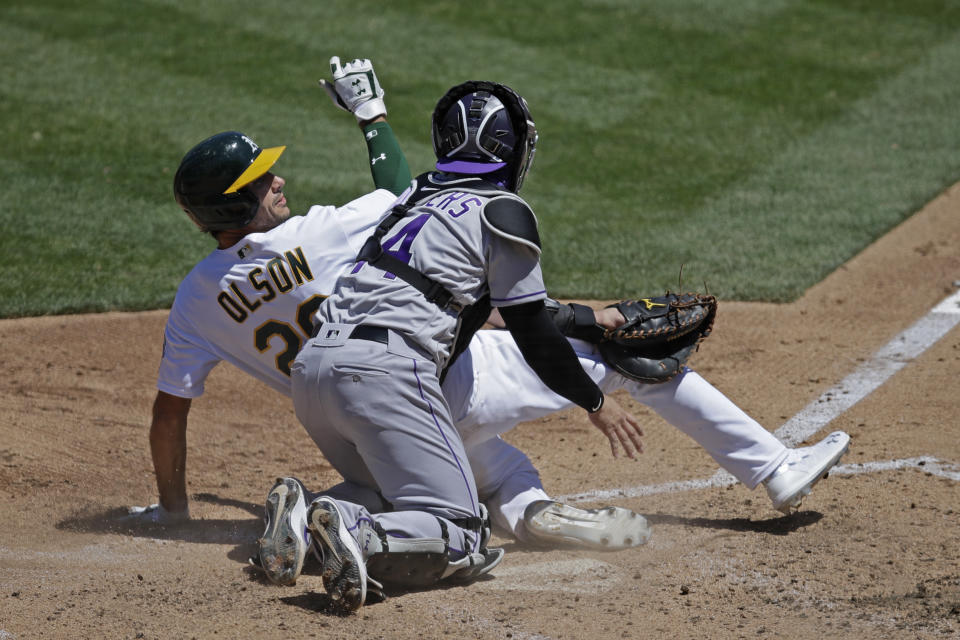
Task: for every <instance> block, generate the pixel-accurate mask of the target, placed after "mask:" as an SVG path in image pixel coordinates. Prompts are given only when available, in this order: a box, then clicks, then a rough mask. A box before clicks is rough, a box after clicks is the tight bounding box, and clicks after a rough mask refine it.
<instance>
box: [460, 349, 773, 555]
mask: <svg viewBox="0 0 960 640" xmlns="http://www.w3.org/2000/svg"><path fill="white" fill-rule="evenodd" d="M570 342H571V344H572V345H573V347H574V350H575V351H576V352H577V356H578V357H579V358H580V363H581V365H582V366H583V368H584V370H585V371H586V372H587V373H588V374H589V375H590V377H591V378H593V380H594V381H595V382H596V383H597V384H598V385H599V386H600V388H601V389H603V391H604V392H607V393H609V392H611V391H615V390H617V389H627V391H628V392H629V393H630V395H631V396H632V397H633V398H634V399H636V400H637V401H638V402H640V403H642V404H645V405H646V406H648V407H650V408H651V409H653V410H654V411H655V412H656V413H657V414H658V415H660V416H661V417H662V418H663V419H664V420H666V421H667V422H669V423H670V424H672V425H673V426H675V427H677V428H678V429H680V430H681V431H683V432H684V433H685V434H687V435H688V436H690V437H691V438H693V439H694V440H695V441H696V442H697V444H699V445H700V446H701V447H703V448H704V449H705V450H706V451H707V453H709V454H710V456H712V457H713V459H714V460H715V461H716V462H717V464H719V465H720V466H721V467H723V468H724V469H726V470H727V471H728V472H730V473H731V474H732V475H733V476H734V477H736V478H737V480H739V481H740V482H742V483H743V484H744V485H746V486H747V487H748V488H750V489H753V488H754V487H756V486H757V485H758V484H759V483H760V482H761V481H762V480H763V479H764V478H766V476H767V475H769V474H770V473H771V472H772V471H773V470H774V469H776V468H777V467H778V466H779V465H780V464H781V463H782V462H783V460H784V458H785V457H786V455H787V448H786V447H785V446H784V445H783V443H781V442H780V441H779V440H777V438H776V437H774V435H773V434H772V433H770V432H769V431H767V430H766V429H764V428H763V427H762V426H761V425H760V424H759V423H757V422H756V421H755V420H753V419H752V418H751V417H750V416H748V415H747V414H746V413H744V412H743V411H742V410H741V409H740V408H739V407H737V406H736V405H735V404H734V403H733V402H731V401H730V400H729V399H728V398H727V397H726V396H724V395H723V394H722V393H720V391H719V390H717V389H716V388H715V387H713V385H711V384H710V383H709V382H707V381H706V380H704V379H703V378H702V377H701V376H700V375H699V374H697V373H696V372H694V371H692V370H690V369H685V370H684V371H683V373H681V374H680V375H679V376H677V377H676V378H674V379H673V380H671V381H669V382H666V383H663V384H653V385H647V384H640V383H637V382H635V381H633V380H628V379H626V378H624V377H623V376H621V375H620V374H618V373H617V372H616V371H614V370H613V369H612V368H611V367H608V366H607V365H606V363H605V362H604V361H603V359H602V358H601V357H600V354H599V352H598V351H597V348H596V347H595V346H594V345H591V344H589V343H586V342H583V341H580V340H571V341H570ZM443 394H444V396H445V397H446V399H447V402H448V404H449V406H450V410H451V414H452V417H453V419H454V421H455V423H456V426H457V430H458V431H459V432H460V436H461V438H462V439H463V443H464V446H465V447H466V450H467V456H468V457H469V459H470V464H471V466H472V467H473V470H474V474H475V477H476V482H477V490H478V493H479V495H480V498H481V499H482V500H484V501H485V502H486V504H487V508H488V509H489V510H490V514H491V517H492V518H493V520H494V522H496V523H497V524H498V525H499V526H501V527H503V528H505V529H507V530H509V531H512V532H513V533H514V534H515V535H517V536H518V537H521V538H522V536H523V522H522V520H523V511H524V509H525V508H526V506H527V505H528V504H529V503H530V502H532V501H534V500H543V499H548V495H547V494H546V492H544V490H543V486H542V484H541V483H540V478H539V475H538V474H537V471H536V469H535V468H534V467H533V464H532V463H531V462H530V460H529V458H527V456H526V455H525V454H524V453H523V452H521V451H519V450H518V449H516V448H515V447H513V446H511V445H509V444H508V443H506V442H504V441H503V440H501V439H500V438H499V437H498V436H499V435H500V434H501V433H505V432H507V431H509V430H510V429H512V428H513V427H515V426H516V425H517V424H518V423H520V422H526V421H530V420H535V419H537V418H541V417H543V416H546V415H549V414H551V413H554V412H556V411H559V410H561V409H567V408H570V407H572V406H574V405H573V404H572V403H571V402H569V401H568V400H567V399H566V398H563V397H561V396H558V395H557V394H555V393H553V392H552V391H551V390H550V389H548V388H547V387H546V385H544V384H543V382H541V381H540V379H539V378H538V377H537V375H536V374H535V373H534V372H533V370H532V369H530V367H529V366H527V364H526V362H525V361H524V360H523V356H522V355H521V354H520V350H519V349H518V348H517V345H516V343H515V342H514V341H513V338H512V337H511V336H510V333H509V332H507V331H498V330H484V331H478V332H477V334H476V336H474V338H473V340H472V341H471V343H470V348H469V349H467V350H466V351H465V352H464V353H463V354H462V355H461V356H460V357H459V358H458V360H457V361H456V362H455V363H454V364H453V366H452V367H451V368H450V370H449V372H448V373H447V377H446V379H445V381H444V384H443Z"/></svg>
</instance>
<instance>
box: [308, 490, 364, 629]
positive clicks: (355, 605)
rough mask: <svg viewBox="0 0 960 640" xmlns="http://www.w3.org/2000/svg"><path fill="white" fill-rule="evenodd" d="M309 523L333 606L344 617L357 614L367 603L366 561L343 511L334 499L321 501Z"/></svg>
mask: <svg viewBox="0 0 960 640" xmlns="http://www.w3.org/2000/svg"><path fill="white" fill-rule="evenodd" d="M308 522H309V525H308V526H309V528H310V533H311V534H312V536H313V549H314V552H315V553H316V554H317V556H318V557H319V559H320V562H321V563H322V565H323V568H322V570H321V576H322V577H323V587H324V589H326V591H327V595H328V596H329V598H330V604H331V605H332V606H333V608H335V609H338V610H340V611H341V612H343V613H351V612H353V611H356V610H357V609H359V608H360V607H362V606H363V603H364V602H365V601H366V599H367V568H366V560H365V559H364V557H363V554H362V553H361V552H360V547H359V546H358V545H357V542H356V540H354V539H353V536H352V535H350V532H349V531H347V527H346V525H345V524H344V522H343V514H342V513H341V512H340V508H339V507H338V506H337V503H336V502H335V501H334V500H332V499H331V498H317V499H316V500H315V501H314V502H313V504H312V505H310V512H309V515H308Z"/></svg>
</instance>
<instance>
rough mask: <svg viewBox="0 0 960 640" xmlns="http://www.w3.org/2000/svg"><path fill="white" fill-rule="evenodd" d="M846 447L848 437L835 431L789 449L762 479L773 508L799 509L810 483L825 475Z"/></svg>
mask: <svg viewBox="0 0 960 640" xmlns="http://www.w3.org/2000/svg"><path fill="white" fill-rule="evenodd" d="M849 448H850V436H848V435H847V434H846V433H844V432H843V431H834V432H833V433H831V434H830V435H828V436H827V437H826V438H824V439H823V440H821V441H820V442H818V443H817V444H815V445H813V446H810V447H800V448H799V449H790V451H789V452H788V453H787V459H786V460H784V461H783V464H781V465H780V466H779V467H777V468H776V469H775V470H774V472H773V473H771V474H770V476H769V477H768V478H767V479H766V480H764V481H763V485H764V486H765V487H766V488H767V495H769V496H770V500H772V501H773V508H774V509H776V510H777V511H780V512H782V513H785V514H787V515H789V514H790V513H791V512H792V511H793V510H795V509H797V508H799V507H800V503H801V502H802V501H803V498H804V496H808V495H810V490H811V489H812V488H813V485H815V484H817V483H818V482H819V481H820V480H822V479H823V478H826V477H827V473H828V472H829V471H830V469H832V468H833V466H834V465H836V464H837V463H838V462H840V458H841V457H842V456H843V454H845V453H846V452H847V450H848V449H849Z"/></svg>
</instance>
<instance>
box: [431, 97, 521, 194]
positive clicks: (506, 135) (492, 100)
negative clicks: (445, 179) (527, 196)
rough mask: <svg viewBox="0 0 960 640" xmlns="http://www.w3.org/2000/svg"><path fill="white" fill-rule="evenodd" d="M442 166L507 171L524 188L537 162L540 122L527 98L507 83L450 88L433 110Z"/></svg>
mask: <svg viewBox="0 0 960 640" xmlns="http://www.w3.org/2000/svg"><path fill="white" fill-rule="evenodd" d="M431 132H432V138H433V149H434V152H435V153H436V155H437V165H436V166H437V169H438V170H440V171H449V172H451V173H463V174H488V173H493V172H501V171H503V172H505V174H506V180H505V182H506V184H505V185H504V186H505V187H506V188H507V189H509V190H510V191H514V192H516V191H519V189H520V186H521V185H522V184H523V179H524V177H525V176H526V173H527V171H529V169H530V166H531V165H532V164H533V156H534V153H535V151H536V147H537V127H536V125H535V124H534V122H533V118H532V117H531V115H530V111H529V110H528V109H527V103H526V101H525V100H524V99H523V98H522V97H521V96H520V95H518V94H517V93H516V92H515V91H513V90H512V89H510V88H509V87H507V86H506V85H502V84H497V83H492V82H466V83H464V84H461V85H458V86H456V87H453V88H452V89H450V91H448V92H447V95H445V96H444V97H443V98H441V99H440V102H438V103H437V108H436V109H435V110H434V113H433V127H432V131H431Z"/></svg>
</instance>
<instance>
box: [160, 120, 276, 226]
mask: <svg viewBox="0 0 960 640" xmlns="http://www.w3.org/2000/svg"><path fill="white" fill-rule="evenodd" d="M284 149H286V147H272V148H270V149H261V148H260V147H259V146H257V144H256V143H255V142H254V141H253V140H251V139H250V138H248V137H247V136H245V135H243V134H242V133H239V132H237V131H225V132H223V133H218V134H217V135H215V136H211V137H209V138H207V139H206V140H204V141H203V142H201V143H200V144H198V145H197V146H195V147H194V148H193V149H190V151H188V152H187V155H185V156H184V157H183V160H182V161H181V162H180V167H179V168H178V169H177V175H176V176H174V178H173V193H174V196H175V197H176V199H177V203H178V204H179V205H180V206H181V207H183V210H184V211H186V212H187V215H189V216H190V218H192V219H193V221H194V222H195V223H196V224H197V226H198V227H200V228H201V229H204V230H205V231H221V230H223V229H236V228H239V227H242V226H244V225H246V224H248V223H249V222H250V221H251V220H253V217H254V216H255V215H256V214H257V208H258V207H259V205H260V202H259V200H258V199H257V197H256V196H255V195H254V194H253V193H251V192H250V191H249V190H248V189H244V187H245V186H247V185H249V184H250V183H251V182H253V181H254V180H256V179H257V178H259V177H260V176H262V175H263V174H265V173H266V172H267V171H269V170H270V167H272V166H273V164H274V163H275V162H276V161H277V159H278V158H279V157H280V154H281V153H283V150H284Z"/></svg>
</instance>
